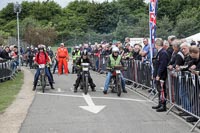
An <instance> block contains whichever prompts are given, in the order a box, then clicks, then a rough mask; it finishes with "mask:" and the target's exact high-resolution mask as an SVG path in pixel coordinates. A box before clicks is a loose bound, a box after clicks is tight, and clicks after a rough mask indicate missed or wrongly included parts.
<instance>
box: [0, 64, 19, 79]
mask: <svg viewBox="0 0 200 133" xmlns="http://www.w3.org/2000/svg"><path fill="white" fill-rule="evenodd" d="M15 74H16V69H15V67H14V61H2V62H0V81H4V80H8V79H10V78H14V76H15Z"/></svg>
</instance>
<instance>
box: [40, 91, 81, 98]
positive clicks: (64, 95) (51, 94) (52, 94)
mask: <svg viewBox="0 0 200 133" xmlns="http://www.w3.org/2000/svg"><path fill="white" fill-rule="evenodd" d="M37 94H39V95H50V96H63V97H80V98H82V97H83V96H80V95H67V94H54V93H41V92H38V93H37Z"/></svg>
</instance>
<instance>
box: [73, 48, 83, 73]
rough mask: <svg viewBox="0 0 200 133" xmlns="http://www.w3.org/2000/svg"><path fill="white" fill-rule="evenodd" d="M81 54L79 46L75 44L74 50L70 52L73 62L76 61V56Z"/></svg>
mask: <svg viewBox="0 0 200 133" xmlns="http://www.w3.org/2000/svg"><path fill="white" fill-rule="evenodd" d="M80 56H81V51H80V50H79V46H75V48H74V51H73V52H72V59H73V64H75V63H76V61H77V60H78V58H80ZM74 71H75V67H74V66H73V67H72V73H74Z"/></svg>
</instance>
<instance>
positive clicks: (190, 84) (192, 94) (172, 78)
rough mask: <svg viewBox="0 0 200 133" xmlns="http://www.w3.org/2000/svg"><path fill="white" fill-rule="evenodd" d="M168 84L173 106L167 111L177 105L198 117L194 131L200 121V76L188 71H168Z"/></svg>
mask: <svg viewBox="0 0 200 133" xmlns="http://www.w3.org/2000/svg"><path fill="white" fill-rule="evenodd" d="M168 84H169V101H170V103H171V107H170V108H169V110H168V112H167V113H169V112H170V111H171V110H172V109H173V107H177V108H179V109H181V110H183V111H184V112H187V113H188V114H190V115H192V116H193V117H195V118H197V119H198V121H197V122H196V124H195V125H194V127H193V128H192V129H191V131H193V130H194V128H195V127H196V126H197V125H198V123H199V122H200V99H199V98H200V97H199V96H200V93H199V92H200V91H199V87H200V76H199V75H195V74H193V73H190V72H187V71H185V72H184V71H179V72H176V71H174V70H173V71H168Z"/></svg>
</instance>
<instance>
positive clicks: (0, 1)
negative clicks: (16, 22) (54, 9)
mask: <svg viewBox="0 0 200 133" xmlns="http://www.w3.org/2000/svg"><path fill="white" fill-rule="evenodd" d="M22 1H46V0H0V10H1V9H2V8H4V7H6V5H7V4H8V3H11V2H13V3H16V2H19V3H21V2H22ZM54 1H55V2H56V3H58V4H59V5H60V6H61V7H65V6H66V5H67V4H68V3H69V2H71V1H74V0H54ZM90 1H92V0H90ZM94 1H95V2H103V1H107V0H94ZM108 1H112V0H108ZM145 1H149V0H145Z"/></svg>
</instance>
